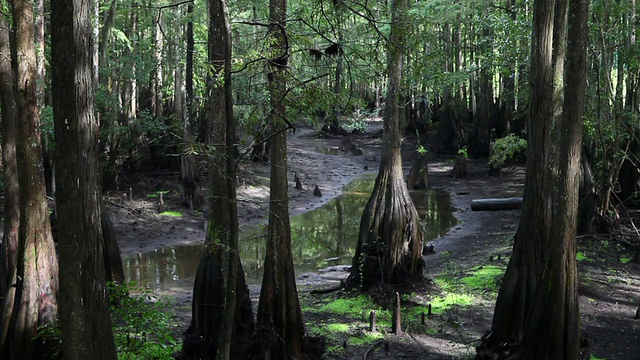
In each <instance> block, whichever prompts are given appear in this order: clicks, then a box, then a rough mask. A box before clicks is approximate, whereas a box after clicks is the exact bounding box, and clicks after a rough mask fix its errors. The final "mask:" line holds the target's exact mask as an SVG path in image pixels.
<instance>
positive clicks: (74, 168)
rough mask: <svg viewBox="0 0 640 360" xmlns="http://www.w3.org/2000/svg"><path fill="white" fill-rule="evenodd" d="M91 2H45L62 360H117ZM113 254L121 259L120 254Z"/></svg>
mask: <svg viewBox="0 0 640 360" xmlns="http://www.w3.org/2000/svg"><path fill="white" fill-rule="evenodd" d="M91 13H92V8H91V2H90V1H83V0H74V1H70V2H61V1H59V2H53V3H52V4H51V25H52V26H51V28H52V36H51V39H52V51H51V54H52V59H51V63H52V86H53V87H54V88H55V89H56V90H55V91H54V92H53V111H54V121H55V123H54V124H55V135H56V140H57V147H56V154H55V155H56V158H55V160H56V161H55V164H56V172H55V174H56V185H57V186H56V188H57V194H56V204H57V210H58V250H59V255H60V265H61V267H60V269H61V271H60V324H61V328H62V339H63V341H62V346H63V353H64V358H65V359H85V358H86V357H87V355H88V354H91V356H92V357H93V358H94V359H117V355H116V348H115V343H114V339H113V332H112V326H111V317H110V314H109V300H108V299H109V296H108V294H107V287H106V276H105V264H104V255H103V251H104V248H103V237H102V236H103V235H102V225H101V222H102V217H101V215H100V196H101V194H100V189H99V187H98V183H99V175H100V166H99V161H98V156H99V154H98V137H99V136H98V121H97V119H96V117H95V112H94V108H93V102H94V93H93V90H94V86H93V79H94V76H93V62H92V54H93V50H92V46H93V42H92V39H91V36H92V34H91ZM118 256H119V255H118Z"/></svg>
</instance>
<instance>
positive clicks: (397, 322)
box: [391, 292, 402, 335]
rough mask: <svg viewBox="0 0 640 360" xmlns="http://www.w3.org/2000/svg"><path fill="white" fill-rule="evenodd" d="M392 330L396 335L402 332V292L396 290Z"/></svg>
mask: <svg viewBox="0 0 640 360" xmlns="http://www.w3.org/2000/svg"><path fill="white" fill-rule="evenodd" d="M392 327H393V328H392V329H391V331H392V332H393V334H394V335H400V334H402V321H401V318H400V294H399V293H397V292H396V298H395V301H394V309H393V325H392Z"/></svg>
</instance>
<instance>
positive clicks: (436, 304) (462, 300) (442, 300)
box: [431, 293, 472, 314]
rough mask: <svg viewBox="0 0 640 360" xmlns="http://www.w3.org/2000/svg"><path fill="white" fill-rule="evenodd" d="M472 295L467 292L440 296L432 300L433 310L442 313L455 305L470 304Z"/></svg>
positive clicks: (435, 312)
mask: <svg viewBox="0 0 640 360" xmlns="http://www.w3.org/2000/svg"><path fill="white" fill-rule="evenodd" d="M471 299H472V297H471V296H469V295H466V294H455V293H449V294H446V295H445V296H438V297H435V298H433V299H432V300H431V312H432V313H434V314H442V313H443V312H445V311H446V310H447V309H449V308H451V307H452V306H454V305H458V306H469V305H471Z"/></svg>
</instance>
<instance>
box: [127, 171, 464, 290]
mask: <svg viewBox="0 0 640 360" xmlns="http://www.w3.org/2000/svg"><path fill="white" fill-rule="evenodd" d="M373 184H374V180H373V179H365V180H357V181H354V182H352V183H351V184H349V185H347V187H345V189H344V194H343V195H342V196H340V197H338V198H335V199H333V200H331V201H330V202H329V203H327V204H326V205H324V206H322V207H320V208H318V209H315V210H313V211H309V212H306V213H303V214H300V215H297V216H294V217H292V218H291V234H292V247H293V258H294V266H295V269H296V273H297V274H298V275H299V274H303V273H305V272H310V271H316V270H318V269H321V268H324V267H327V266H332V265H347V264H350V263H351V258H352V256H353V254H354V253H355V247H356V243H357V237H358V236H357V235H358V227H359V223H360V217H361V215H362V210H363V209H364V207H365V205H366V203H367V200H368V199H369V195H370V194H371V190H372V188H373ZM410 194H411V198H412V199H413V201H414V204H415V205H416V208H417V209H418V213H419V214H420V216H421V218H422V219H423V221H424V224H425V230H426V233H425V242H428V241H431V240H433V239H435V238H437V237H439V236H442V235H444V234H446V232H447V231H448V230H449V229H450V228H451V227H453V226H454V225H455V224H456V223H457V220H456V218H455V217H454V216H453V208H452V206H451V199H450V198H449V195H448V194H447V193H444V192H439V191H411V192H410ZM264 234H265V226H264V225H262V226H258V227H255V228H252V229H250V230H248V231H242V232H241V234H240V236H241V238H240V243H239V246H240V256H241V259H242V263H243V265H244V270H245V273H246V276H247V282H248V283H256V284H258V283H260V282H261V281H262V266H263V262H264V256H265V236H264ZM200 254H201V246H200V245H183V246H175V247H167V248H160V249H157V250H156V251H153V252H149V253H143V254H138V255H136V256H131V257H126V258H124V259H123V264H124V267H125V273H126V274H127V277H128V278H129V279H130V280H133V281H136V282H138V283H141V284H144V285H145V286H147V287H149V288H150V289H151V290H153V291H156V292H160V291H162V290H178V289H179V288H184V289H185V290H190V289H191V288H192V286H193V278H194V276H195V272H196V270H197V267H198V262H199V260H200Z"/></svg>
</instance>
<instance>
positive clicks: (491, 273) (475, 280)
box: [461, 265, 505, 291]
mask: <svg viewBox="0 0 640 360" xmlns="http://www.w3.org/2000/svg"><path fill="white" fill-rule="evenodd" d="M504 272H505V269H504V268H503V267H499V266H494V265H488V266H479V267H476V268H475V269H474V270H472V271H470V272H469V273H470V274H471V275H470V276H467V277H463V278H462V279H461V281H462V283H463V284H465V285H466V286H468V287H469V288H470V289H474V290H478V289H482V290H484V289H492V290H496V291H497V290H498V284H497V282H496V280H497V278H499V277H501V276H502V275H504Z"/></svg>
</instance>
